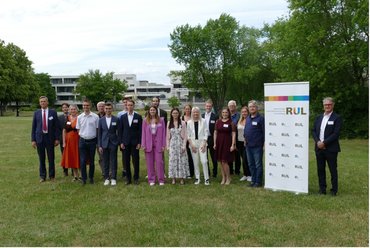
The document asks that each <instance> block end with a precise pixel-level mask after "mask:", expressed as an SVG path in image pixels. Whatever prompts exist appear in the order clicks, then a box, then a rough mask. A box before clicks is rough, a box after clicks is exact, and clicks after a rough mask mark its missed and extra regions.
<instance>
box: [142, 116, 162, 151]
mask: <svg viewBox="0 0 370 248" xmlns="http://www.w3.org/2000/svg"><path fill="white" fill-rule="evenodd" d="M153 146H155V151H156V152H162V149H164V148H165V147H166V126H165V124H164V120H163V118H162V117H161V118H160V121H159V123H158V124H157V132H156V138H155V140H153V135H152V131H151V129H150V124H148V123H147V122H146V120H143V127H142V133H141V147H143V148H145V152H152V149H153Z"/></svg>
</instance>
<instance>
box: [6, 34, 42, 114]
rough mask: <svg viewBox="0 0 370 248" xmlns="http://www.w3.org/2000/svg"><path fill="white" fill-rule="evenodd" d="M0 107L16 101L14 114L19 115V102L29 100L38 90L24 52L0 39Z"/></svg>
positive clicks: (29, 62)
mask: <svg viewBox="0 0 370 248" xmlns="http://www.w3.org/2000/svg"><path fill="white" fill-rule="evenodd" d="M0 57H1V60H0V61H1V62H0V68H1V69H0V79H1V80H0V89H1V93H0V105H1V106H0V108H1V115H2V114H3V106H6V104H7V103H9V102H15V103H16V110H17V111H16V116H19V104H20V103H21V102H30V101H31V100H32V98H33V97H34V96H35V94H37V92H38V85H37V84H36V83H35V81H34V79H33V68H32V62H31V61H30V60H29V59H28V57H27V55H26V52H25V51H24V50H22V49H21V48H19V47H18V46H16V45H14V44H13V43H9V44H7V45H5V42H4V41H0Z"/></svg>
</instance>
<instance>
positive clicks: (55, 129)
mask: <svg viewBox="0 0 370 248" xmlns="http://www.w3.org/2000/svg"><path fill="white" fill-rule="evenodd" d="M47 122H48V124H47V125H48V137H49V142H50V144H53V145H54V142H55V141H56V140H58V141H59V139H60V127H59V120H58V115H57V112H56V111H55V110H53V109H49V114H48V120H47ZM42 135H43V132H42V110H41V109H39V110H37V111H35V113H34V114H33V120H32V132H31V141H36V143H37V144H40V143H42Z"/></svg>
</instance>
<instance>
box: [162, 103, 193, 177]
mask: <svg viewBox="0 0 370 248" xmlns="http://www.w3.org/2000/svg"><path fill="white" fill-rule="evenodd" d="M186 142H187V134H186V123H185V121H182V120H181V119H180V111H179V109H178V108H174V109H172V110H171V114H170V121H169V122H168V124H167V150H168V151H169V165H168V177H169V178H172V184H176V178H179V179H180V184H184V179H186V178H187V177H188V176H190V173H189V162H188V156H187V153H186Z"/></svg>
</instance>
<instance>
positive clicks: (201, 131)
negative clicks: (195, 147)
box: [187, 118, 208, 144]
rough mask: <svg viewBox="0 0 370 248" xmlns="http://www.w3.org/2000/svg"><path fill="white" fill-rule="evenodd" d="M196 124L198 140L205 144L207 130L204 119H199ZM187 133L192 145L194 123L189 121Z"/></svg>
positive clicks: (193, 140)
mask: <svg viewBox="0 0 370 248" xmlns="http://www.w3.org/2000/svg"><path fill="white" fill-rule="evenodd" d="M198 122H199V124H198V140H199V141H202V140H203V141H205V143H206V144H207V139H208V128H207V125H206V122H205V120H204V119H202V118H200V119H199V121H198ZM187 133H188V139H189V140H191V142H192V143H193V144H194V142H195V127H194V121H193V120H189V121H188V124H187Z"/></svg>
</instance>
